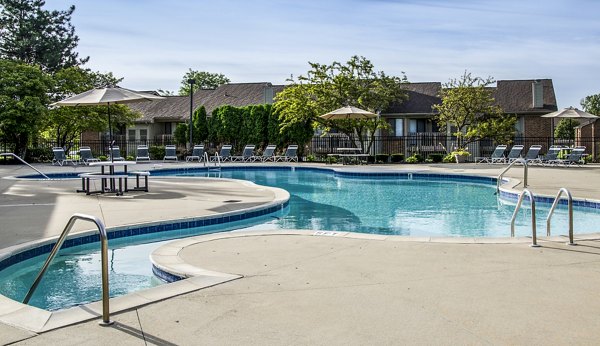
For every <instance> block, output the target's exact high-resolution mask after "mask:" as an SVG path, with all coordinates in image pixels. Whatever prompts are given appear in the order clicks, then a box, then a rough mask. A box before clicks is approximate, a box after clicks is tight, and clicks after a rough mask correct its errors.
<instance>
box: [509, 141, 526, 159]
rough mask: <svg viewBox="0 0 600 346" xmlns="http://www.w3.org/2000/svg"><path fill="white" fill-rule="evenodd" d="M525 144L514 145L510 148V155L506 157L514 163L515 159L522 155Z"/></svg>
mask: <svg viewBox="0 0 600 346" xmlns="http://www.w3.org/2000/svg"><path fill="white" fill-rule="evenodd" d="M523 148H524V146H523V145H520V144H519V145H513V147H512V148H510V152H509V153H508V156H507V157H506V160H507V161H508V163H512V162H513V161H514V160H516V159H518V158H520V157H521V153H522V152H523Z"/></svg>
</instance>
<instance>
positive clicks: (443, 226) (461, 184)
mask: <svg viewBox="0 0 600 346" xmlns="http://www.w3.org/2000/svg"><path fill="white" fill-rule="evenodd" d="M207 175H209V173H208V172H207V171H206V169H202V168H200V169H170V170H155V171H152V176H153V177H156V176H172V177H179V178H181V179H182V180H183V179H185V177H197V176H207ZM215 175H218V176H220V177H223V178H233V179H244V180H249V181H253V182H255V183H257V184H260V185H266V186H274V187H280V188H283V189H285V190H287V191H288V192H289V193H290V202H289V207H288V208H287V209H286V213H281V215H278V216H277V217H276V218H273V217H270V218H264V219H262V220H261V222H260V224H259V225H257V226H252V225H247V224H245V223H239V224H238V225H237V226H235V227H233V228H236V227H237V228H241V227H246V226H249V227H250V229H252V228H259V229H305V230H315V231H317V230H331V231H351V232H362V233H374V234H384V235H410V236H453V237H473V236H475V237H508V236H509V235H510V218H511V216H512V213H513V211H514V204H515V200H514V197H515V196H514V195H512V197H510V196H505V197H504V198H500V197H499V196H497V195H496V194H495V179H493V178H485V177H469V176H454V175H444V174H430V173H421V174H419V173H407V172H401V173H399V172H395V173H389V172H388V173H385V172H382V173H368V174H367V173H357V172H354V173H353V172H334V171H332V170H329V169H313V168H307V169H305V168H303V169H300V168H290V167H278V168H268V167H240V166H237V167H226V168H224V169H223V170H222V171H221V172H220V173H210V176H215ZM68 177H73V176H72V175H70V176H69V175H63V176H62V178H68ZM55 178H56V177H55ZM549 206H550V204H549V203H538V204H537V216H538V224H539V225H540V227H539V228H540V231H541V229H542V227H541V225H543V224H544V222H545V217H546V215H547V212H548V209H549ZM566 214H567V213H566V210H565V208H564V207H561V208H559V209H557V211H556V214H555V217H554V218H553V234H565V233H566V230H567V227H566V225H567V218H566V216H567V215H566ZM596 225H600V213H598V212H597V211H596V210H595V209H591V208H582V207H576V211H575V230H576V231H582V232H586V233H588V232H594V231H598V228H597V226H596ZM218 229H219V230H223V229H222V227H221V228H218ZM216 230H217V228H215V229H214V230H213V232H214V231H216ZM202 232H204V231H202ZM160 233H161V232H157V233H156V234H154V235H147V236H146V237H145V238H144V239H142V240H143V241H139V240H136V239H134V238H131V239H128V238H129V237H127V238H123V239H121V240H118V241H113V240H111V241H110V242H109V245H111V248H112V247H113V246H117V247H116V248H113V250H111V251H112V252H111V254H109V256H110V255H112V257H111V258H112V259H113V261H112V262H111V263H112V267H111V270H112V272H111V276H114V278H116V280H117V281H118V282H116V283H113V281H112V280H111V295H112V296H115V295H120V294H126V293H129V292H132V291H134V290H139V289H143V288H146V287H152V286H154V285H156V284H158V281H157V280H156V279H154V278H153V275H152V273H151V265H150V262H149V261H148V255H149V253H150V252H151V251H152V250H153V249H155V248H156V247H158V246H159V245H160V243H157V241H158V240H161V237H163V236H164V235H161V234H160ZM192 233H193V232H190V233H189V234H188V235H191V234H192ZM516 233H517V235H531V225H530V219H529V216H528V210H527V205H525V208H524V211H523V212H522V213H521V216H520V217H519V218H517V223H516ZM179 236H185V235H179ZM131 242H134V243H148V242H153V244H151V245H148V244H146V245H139V246H130V244H131ZM88 247H89V246H88ZM96 249H97V246H93V247H91V248H89V249H88V248H86V247H85V246H84V247H83V248H74V249H72V250H71V251H69V252H67V253H65V254H64V258H62V259H61V260H59V263H57V264H55V269H56V272H57V273H66V272H70V273H71V274H69V275H73V278H72V284H64V279H65V277H64V275H63V276H61V277H60V280H52V279H48V280H46V281H47V283H49V284H50V286H49V287H48V288H47V289H43V290H42V292H41V293H40V294H39V296H42V297H43V298H42V299H41V300H39V301H36V298H35V296H34V300H33V301H32V303H33V305H36V304H39V305H36V306H40V307H43V308H46V309H48V308H50V309H55V308H63V307H65V306H70V305H73V304H80V303H81V302H86V301H92V300H98V299H99V295H100V292H98V289H97V288H98V286H99V279H98V281H95V282H96V283H95V284H94V285H92V287H94V288H95V289H96V290H95V291H94V290H87V289H85V283H87V282H93V280H95V278H96V277H99V273H98V272H94V271H96V270H99V264H98V261H99V259H98V254H97V253H96V252H95V251H96ZM73 252H75V253H76V255H77V256H75V257H70V256H71V254H72V253H73ZM61 253H62V250H61ZM45 257H46V256H40V258H41V259H39V260H37V261H38V262H37V264H33V263H34V262H35V261H36V260H30V261H28V262H23V263H22V264H19V265H16V266H11V267H9V268H8V269H6V270H9V269H10V270H11V272H4V271H3V272H2V275H1V277H3V278H9V280H4V281H2V282H0V292H2V293H3V294H5V295H7V296H9V297H15V298H14V299H16V300H19V298H18V297H21V296H22V295H24V292H22V291H20V290H22V287H25V289H27V288H28V287H29V285H30V284H27V283H29V282H31V281H33V277H32V276H33V275H35V273H33V272H35V271H36V270H33V269H31V268H28V267H27V265H33V267H35V268H39V261H43V259H45ZM121 258H123V259H132V261H120V259H121ZM29 262H31V263H29ZM36 265H37V267H36ZM132 268H141V269H139V270H131V269H132ZM8 274H10V275H8ZM114 278H113V280H114ZM52 281H56V282H55V284H56V285H58V286H59V287H54V288H53V287H52ZM81 283H83V284H84V286H83V288H82V289H74V290H69V289H67V290H65V287H66V286H71V285H72V286H73V287H79V286H78V285H80V284H81ZM121 283H124V285H121ZM42 285H44V281H42ZM21 286H22V287H21ZM60 286H65V287H60ZM113 287H114V291H113ZM7 290H9V291H10V290H12V292H13V293H10V292H9V293H7V292H6V291H7ZM87 291H90V292H91V295H90V296H86V297H84V298H82V297H78V292H87ZM71 295H73V296H74V298H73V299H71V298H69V301H68V302H67V303H65V302H59V301H58V298H59V297H62V296H69V297H70V296H71Z"/></svg>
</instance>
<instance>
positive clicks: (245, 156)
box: [231, 144, 256, 162]
mask: <svg viewBox="0 0 600 346" xmlns="http://www.w3.org/2000/svg"><path fill="white" fill-rule="evenodd" d="M254 148H256V146H255V145H254V144H248V145H246V146H245V147H244V151H242V155H236V156H232V157H231V162H237V161H242V162H251V161H252V162H254V161H256V156H254Z"/></svg>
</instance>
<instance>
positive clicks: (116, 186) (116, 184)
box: [77, 161, 150, 196]
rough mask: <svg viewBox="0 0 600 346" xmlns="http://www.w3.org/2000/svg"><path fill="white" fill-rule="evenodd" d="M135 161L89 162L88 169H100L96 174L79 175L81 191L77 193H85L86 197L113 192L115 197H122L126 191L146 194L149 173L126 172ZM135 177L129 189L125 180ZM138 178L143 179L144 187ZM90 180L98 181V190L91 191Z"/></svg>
mask: <svg viewBox="0 0 600 346" xmlns="http://www.w3.org/2000/svg"><path fill="white" fill-rule="evenodd" d="M135 164H136V162H135V161H100V162H90V164H89V165H90V167H100V172H97V173H92V172H90V173H82V174H79V177H80V178H81V189H80V190H77V192H85V193H86V194H87V195H90V194H92V193H106V192H114V193H116V194H117V196H121V195H123V193H125V192H128V191H145V192H148V176H149V175H150V172H144V171H133V172H128V171H127V167H128V166H131V165H135ZM116 167H122V168H123V169H122V170H121V171H117V170H115V168H116ZM130 176H135V178H136V184H135V187H133V188H131V189H130V188H129V187H128V184H127V178H129V177H130ZM140 177H144V185H141V184H140ZM91 180H100V181H101V184H100V189H99V190H92V189H91V184H90V181H91Z"/></svg>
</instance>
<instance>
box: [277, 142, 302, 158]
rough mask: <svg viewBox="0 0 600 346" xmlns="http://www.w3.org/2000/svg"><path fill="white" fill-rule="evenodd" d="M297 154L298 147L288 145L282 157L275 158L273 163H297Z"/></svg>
mask: <svg viewBox="0 0 600 346" xmlns="http://www.w3.org/2000/svg"><path fill="white" fill-rule="evenodd" d="M297 152H298V145H296V144H291V145H288V147H287V149H286V150H285V154H284V155H279V156H275V162H279V161H284V162H291V161H296V162H298V154H297Z"/></svg>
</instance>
